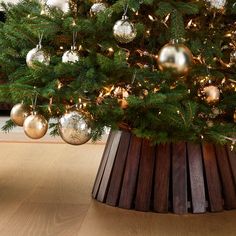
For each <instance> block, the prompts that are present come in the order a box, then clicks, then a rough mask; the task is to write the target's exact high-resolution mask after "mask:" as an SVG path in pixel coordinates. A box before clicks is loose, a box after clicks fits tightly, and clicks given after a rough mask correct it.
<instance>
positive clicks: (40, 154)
mask: <svg viewBox="0 0 236 236" xmlns="http://www.w3.org/2000/svg"><path fill="white" fill-rule="evenodd" d="M103 149H104V145H102V144H86V145H83V146H79V147H74V146H70V145H67V144H61V143H60V144H45V143H37V144H36V143H9V142H7V143H6V142H3V141H1V142H0V236H165V235H168V236H169V235H171V236H175V235H176V236H185V235H201V236H208V235H212V236H213V235H214V236H217V235H219V236H222V235H227V236H231V235H232V236H235V235H236V223H235V222H236V211H228V212H224V213H214V214H213V213H212V214H203V215H184V216H178V215H173V214H154V213H141V212H134V211H127V210H122V209H117V208H113V207H109V206H106V205H103V204H101V203H98V202H95V201H94V200H92V199H91V195H90V193H91V190H92V186H93V182H94V179H95V175H96V172H97V168H98V165H99V162H100V159H101V156H102V152H103Z"/></svg>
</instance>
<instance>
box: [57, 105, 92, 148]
mask: <svg viewBox="0 0 236 236" xmlns="http://www.w3.org/2000/svg"><path fill="white" fill-rule="evenodd" d="M58 127H59V134H60V136H61V138H62V139H63V140H64V141H65V142H66V143H68V144H72V145H81V144H84V143H86V142H88V141H89V140H90V138H91V129H90V127H89V125H88V122H87V121H86V120H85V119H84V118H83V116H82V114H81V113H80V112H78V111H76V110H75V111H69V112H67V113H65V114H64V115H63V116H62V117H61V118H60V119H59V123H58Z"/></svg>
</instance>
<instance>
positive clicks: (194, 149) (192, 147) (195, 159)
mask: <svg viewBox="0 0 236 236" xmlns="http://www.w3.org/2000/svg"><path fill="white" fill-rule="evenodd" d="M187 152H188V163H189V173H190V186H191V197H192V206H193V213H203V212H206V195H205V186H204V172H203V163H202V150H201V145H200V144H192V143H188V144H187Z"/></svg>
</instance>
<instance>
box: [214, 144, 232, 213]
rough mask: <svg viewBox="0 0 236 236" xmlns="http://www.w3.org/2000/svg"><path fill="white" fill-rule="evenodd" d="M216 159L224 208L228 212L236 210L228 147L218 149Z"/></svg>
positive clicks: (218, 147)
mask: <svg viewBox="0 0 236 236" xmlns="http://www.w3.org/2000/svg"><path fill="white" fill-rule="evenodd" d="M216 158H217V162H218V166H219V170H220V175H221V180H222V187H223V196H224V207H225V208H226V209H228V210H229V209H234V208H236V192H235V186H234V182H233V176H232V173H231V168H230V165H229V161H228V153H227V150H226V147H224V146H217V147H216Z"/></svg>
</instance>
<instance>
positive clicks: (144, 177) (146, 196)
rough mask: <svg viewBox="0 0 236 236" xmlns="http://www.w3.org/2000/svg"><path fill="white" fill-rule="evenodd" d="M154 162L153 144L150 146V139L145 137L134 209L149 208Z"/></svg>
mask: <svg viewBox="0 0 236 236" xmlns="http://www.w3.org/2000/svg"><path fill="white" fill-rule="evenodd" d="M154 163H155V146H151V145H150V141H149V140H146V139H145V140H143V143H142V151H141V159H140V165H139V176H138V186H137V192H136V199H135V209H136V210H138V211H148V210H150V201H151V194H152V180H153V172H154Z"/></svg>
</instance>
